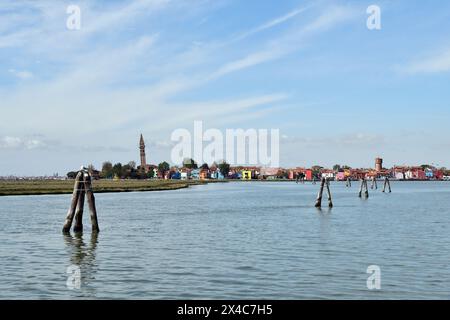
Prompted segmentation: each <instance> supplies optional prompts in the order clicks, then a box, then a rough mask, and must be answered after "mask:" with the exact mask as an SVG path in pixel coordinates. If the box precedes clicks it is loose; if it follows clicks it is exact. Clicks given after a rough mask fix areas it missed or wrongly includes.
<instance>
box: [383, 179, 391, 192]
mask: <svg viewBox="0 0 450 320" xmlns="http://www.w3.org/2000/svg"><path fill="white" fill-rule="evenodd" d="M386 187H388V188H389V193H391V192H392V189H391V182H390V181H389V178H388V177H385V178H384V187H383V192H386Z"/></svg>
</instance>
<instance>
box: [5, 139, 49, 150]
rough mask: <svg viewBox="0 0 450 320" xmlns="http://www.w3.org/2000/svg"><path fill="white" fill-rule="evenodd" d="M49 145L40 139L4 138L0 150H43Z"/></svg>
mask: <svg viewBox="0 0 450 320" xmlns="http://www.w3.org/2000/svg"><path fill="white" fill-rule="evenodd" d="M48 146H49V145H48V143H47V142H46V141H44V140H42V139H40V138H38V137H25V138H20V137H13V136H4V137H2V138H0V149H25V150H32V149H42V148H46V147H48Z"/></svg>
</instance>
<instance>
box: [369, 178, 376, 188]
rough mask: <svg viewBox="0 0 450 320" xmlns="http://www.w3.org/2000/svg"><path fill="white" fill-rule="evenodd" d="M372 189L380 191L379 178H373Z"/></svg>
mask: <svg viewBox="0 0 450 320" xmlns="http://www.w3.org/2000/svg"><path fill="white" fill-rule="evenodd" d="M370 189H372V190H373V189H375V190H378V184H377V178H376V177H372V185H371V186H370Z"/></svg>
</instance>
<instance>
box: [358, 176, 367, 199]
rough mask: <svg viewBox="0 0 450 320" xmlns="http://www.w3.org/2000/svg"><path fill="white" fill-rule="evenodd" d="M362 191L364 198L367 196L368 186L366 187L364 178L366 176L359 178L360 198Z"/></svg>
mask: <svg viewBox="0 0 450 320" xmlns="http://www.w3.org/2000/svg"><path fill="white" fill-rule="evenodd" d="M364 190H365V191H364ZM363 192H364V196H365V197H366V198H369V188H368V187H367V180H366V178H362V179H361V187H360V188H359V197H360V198H362V195H363Z"/></svg>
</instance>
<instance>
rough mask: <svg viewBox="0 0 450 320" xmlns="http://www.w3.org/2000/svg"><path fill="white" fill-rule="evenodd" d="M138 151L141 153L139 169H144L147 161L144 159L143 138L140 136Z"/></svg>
mask: <svg viewBox="0 0 450 320" xmlns="http://www.w3.org/2000/svg"><path fill="white" fill-rule="evenodd" d="M139 150H140V153H141V168H145V167H146V165H147V160H146V159H145V143H144V137H143V136H142V134H141V139H140V141H139Z"/></svg>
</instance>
